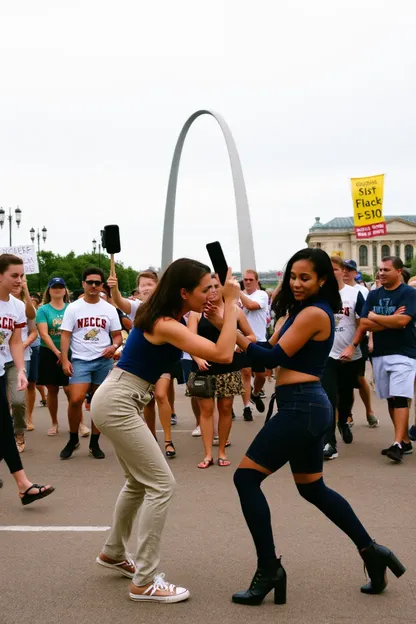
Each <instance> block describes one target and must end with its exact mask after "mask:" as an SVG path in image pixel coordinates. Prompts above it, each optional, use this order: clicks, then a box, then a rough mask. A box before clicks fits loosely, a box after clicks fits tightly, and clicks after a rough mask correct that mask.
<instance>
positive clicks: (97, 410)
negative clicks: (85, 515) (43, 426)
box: [91, 368, 175, 586]
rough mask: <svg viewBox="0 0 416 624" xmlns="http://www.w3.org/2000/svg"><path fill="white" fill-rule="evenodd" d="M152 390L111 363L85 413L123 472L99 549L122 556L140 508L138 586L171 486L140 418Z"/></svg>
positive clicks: (153, 558) (156, 555)
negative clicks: (107, 442) (88, 412)
mask: <svg viewBox="0 0 416 624" xmlns="http://www.w3.org/2000/svg"><path fill="white" fill-rule="evenodd" d="M152 390H153V385H152V384H149V383H148V382H146V381H144V380H143V379H140V378H139V377H136V375H132V374H131V373H127V372H125V371H123V370H121V369H120V368H115V369H114V370H112V371H111V372H110V374H109V375H108V377H107V379H106V380H105V381H104V383H103V384H101V386H100V387H99V388H98V390H97V391H96V393H95V394H94V397H93V399H92V402H91V418H92V420H93V421H94V423H95V424H96V425H97V427H98V428H99V430H100V431H101V433H103V434H104V435H105V436H107V437H108V438H109V439H110V440H111V442H112V444H113V446H114V450H115V452H116V455H117V459H118V461H119V462H120V464H121V467H122V468H123V472H124V475H125V477H126V483H125V484H124V486H123V488H122V490H121V492H120V494H119V497H118V499H117V503H116V507H115V510H114V517H113V526H112V529H111V532H110V535H109V536H108V539H107V541H106V543H105V545H104V548H103V551H102V552H103V553H104V554H105V555H106V556H107V557H110V558H111V559H114V560H116V561H122V560H123V559H124V558H125V557H126V548H127V542H128V539H129V537H130V534H131V530H132V525H133V521H134V519H135V517H136V515H137V514H138V512H139V510H140V519H139V527H138V536H137V554H136V557H135V562H136V570H137V571H136V574H135V576H134V579H133V583H134V584H135V585H138V586H140V585H146V584H147V583H149V582H150V581H151V580H152V579H153V576H154V575H155V574H156V572H157V571H158V570H157V568H158V566H159V561H160V542H161V537H162V532H163V527H164V525H165V520H166V516H167V512H168V506H169V501H170V499H171V497H172V494H173V489H174V485H175V480H174V477H173V475H172V472H171V470H170V468H169V466H168V464H167V462H166V460H165V458H164V456H163V454H162V451H161V450H160V448H159V445H158V444H157V442H156V440H155V439H154V437H153V435H152V433H151V432H150V429H149V428H148V427H147V425H146V423H145V421H144V420H143V418H142V412H143V407H144V406H145V405H146V404H147V403H148V402H149V401H150V400H151V398H152V394H151V391H152Z"/></svg>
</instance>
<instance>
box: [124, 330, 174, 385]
mask: <svg viewBox="0 0 416 624" xmlns="http://www.w3.org/2000/svg"><path fill="white" fill-rule="evenodd" d="M181 357H182V351H181V350H180V349H178V348H177V347H174V346H173V345H171V344H169V343H166V344H162V345H154V344H152V343H151V342H149V341H148V340H146V338H145V336H144V334H143V332H142V330H141V329H137V328H136V327H134V328H133V329H132V330H131V332H130V334H129V337H128V338H127V342H126V345H125V347H124V349H123V352H122V354H121V358H120V360H119V363H118V364H117V366H118V368H122V369H123V370H125V371H127V372H128V373H132V375H137V377H141V379H144V380H145V381H148V382H149V383H151V384H155V383H156V382H157V380H158V379H159V377H160V376H161V375H163V373H167V372H169V370H170V369H171V368H172V365H173V364H175V362H178V360H180V359H181Z"/></svg>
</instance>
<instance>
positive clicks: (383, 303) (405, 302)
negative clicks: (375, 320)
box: [362, 284, 416, 358]
mask: <svg viewBox="0 0 416 624" xmlns="http://www.w3.org/2000/svg"><path fill="white" fill-rule="evenodd" d="M402 306H405V308H406V311H405V314H406V315H408V316H411V317H412V320H411V321H410V322H409V323H408V324H407V325H406V327H404V328H400V329H385V330H384V331H379V332H374V333H373V340H374V350H373V357H378V356H380V355H405V356H407V357H410V358H416V328H415V319H416V290H415V289H414V288H411V287H410V286H407V285H406V284H400V286H398V287H397V288H395V289H394V290H386V289H385V288H384V287H383V286H382V287H381V288H377V290H372V291H371V292H370V293H369V295H368V297H367V301H366V302H365V305H364V309H363V312H362V317H363V318H367V317H368V314H369V312H371V311H373V312H375V313H376V314H382V315H386V316H391V315H392V314H394V313H395V311H396V310H397V309H398V308H401V307H402Z"/></svg>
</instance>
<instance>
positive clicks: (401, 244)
mask: <svg viewBox="0 0 416 624" xmlns="http://www.w3.org/2000/svg"><path fill="white" fill-rule="evenodd" d="M400 259H401V260H402V261H403V262H404V241H400Z"/></svg>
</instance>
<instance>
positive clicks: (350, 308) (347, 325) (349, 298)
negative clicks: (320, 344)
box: [329, 284, 362, 361]
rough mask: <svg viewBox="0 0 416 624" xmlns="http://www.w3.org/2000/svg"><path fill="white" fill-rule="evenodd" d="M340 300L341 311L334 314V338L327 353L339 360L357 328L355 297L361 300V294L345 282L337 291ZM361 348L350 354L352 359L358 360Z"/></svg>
mask: <svg viewBox="0 0 416 624" xmlns="http://www.w3.org/2000/svg"><path fill="white" fill-rule="evenodd" d="M339 294H340V297H341V300H342V313H340V314H335V315H334V316H335V338H334V344H333V347H332V349H331V352H330V354H329V357H330V358H333V359H334V360H339V359H340V357H341V355H342V352H343V351H344V349H345V348H346V347H348V346H349V345H350V344H352V341H353V340H354V335H355V332H356V330H357V321H356V319H357V317H358V315H359V312H358V310H357V299H358V298H360V299H361V300H362V294H361V293H360V291H359V290H357V289H356V288H354V286H348V285H347V284H346V285H345V286H344V288H342V289H341V290H340V291H339ZM360 357H361V349H360V347H357V348H356V349H355V351H354V354H353V356H352V361H355V360H359V359H360Z"/></svg>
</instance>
